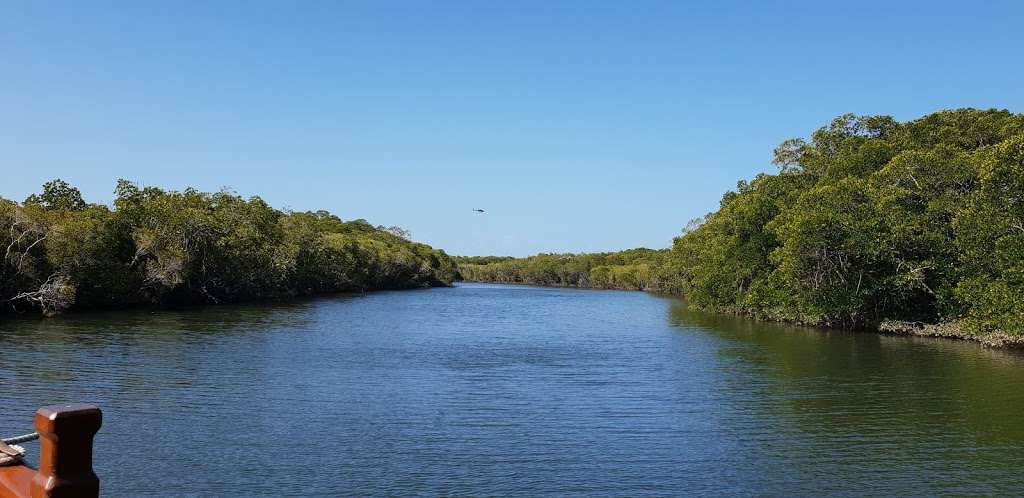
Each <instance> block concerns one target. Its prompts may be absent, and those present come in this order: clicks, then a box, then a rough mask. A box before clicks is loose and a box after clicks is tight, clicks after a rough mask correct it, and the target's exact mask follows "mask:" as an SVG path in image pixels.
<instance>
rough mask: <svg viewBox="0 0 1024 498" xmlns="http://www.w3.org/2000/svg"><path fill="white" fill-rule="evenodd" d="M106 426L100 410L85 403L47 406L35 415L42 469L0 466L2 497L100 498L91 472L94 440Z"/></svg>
mask: <svg viewBox="0 0 1024 498" xmlns="http://www.w3.org/2000/svg"><path fill="white" fill-rule="evenodd" d="M102 423H103V414H102V413H101V412H100V409H99V408H97V407H95V406H93V405H88V404H84V403H72V404H67V405H51V406H44V407H42V408H40V409H39V411H37V412H36V432H38V433H39V468H38V469H33V468H31V466H29V465H27V464H21V465H8V466H4V467H0V498H42V497H53V498H61V497H76V498H77V497H83V498H92V497H98V496H99V495H100V480H99V478H98V477H97V476H96V473H95V472H93V469H92V440H93V437H95V436H96V432H97V431H99V430H100V425H102Z"/></svg>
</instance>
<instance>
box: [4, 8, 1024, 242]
mask: <svg viewBox="0 0 1024 498" xmlns="http://www.w3.org/2000/svg"><path fill="white" fill-rule="evenodd" d="M1022 25H1024V3H1020V2H984V1H980V2H979V1H976V2H896V1H892V2H872V1H862V2H776V3H769V2H764V3H762V2H749V3H747V2H700V3H696V2H695V3H690V2H683V1H664V2H653V1H620V2H603V1H594V0H587V1H551V0H548V1H538V2H529V1H515V2H511V1H510V2H479V1H464V2H449V1H433V2H426V1H410V2H389V1H373V2H370V1H340V0H338V1H323V2H317V1H297V2H285V1H278V2H268V1H253V0H244V1H227V0H218V1H214V2H199V1H192V2H169V1H147V2H139V1H135V0H132V1H123V2H112V1H103V0H96V1H90V2H83V1H78V2H60V1H47V2H15V1H8V0H0V65H2V66H0V168H2V169H0V171H2V176H0V196H2V197H6V198H10V199H14V200H18V201H21V200H24V198H25V197H27V196H28V195H29V194H31V193H34V192H38V191H39V190H40V187H41V185H42V184H43V183H44V182H46V181H49V180H52V179H54V178H58V177H59V178H62V179H64V180H65V181H67V182H69V183H71V184H72V185H74V186H77V187H78V188H79V189H80V190H81V191H82V193H83V195H84V196H85V198H86V200H88V201H90V202H103V203H111V202H112V201H113V198H114V194H113V190H114V186H115V184H116V182H117V179H118V178H126V179H129V180H133V181H136V182H138V183H140V184H143V185H152V186H157V187H161V188H165V189H168V190H182V189H184V188H186V187H195V188H197V189H200V190H205V191H216V190H219V189H220V188H222V187H225V186H227V187H229V188H230V189H232V190H234V191H236V192H237V193H238V194H239V195H242V196H244V197H249V196H253V195H258V196H260V197H262V198H263V199H264V200H266V201H267V202H268V203H270V204H271V205H273V206H275V207H277V208H286V207H287V208H291V209H294V210H297V211H305V210H318V209H326V210H328V211H331V212H332V213H335V214H337V215H338V216H340V217H342V218H343V219H346V220H349V219H355V218H364V219H366V220H368V221H370V222H371V223H373V224H383V225H399V226H402V227H404V228H406V229H409V230H411V231H412V234H413V238H414V239H415V240H417V241H420V242H425V243H428V244H431V245H433V246H435V247H440V248H443V249H445V250H447V251H448V252H449V253H451V254H459V255H476V254H502V255H514V256H525V255H529V254H536V253H539V252H595V251H615V250H622V249H628V248H633V247H651V248H661V247H668V246H669V245H670V244H671V241H672V238H673V237H674V236H676V235H679V233H680V229H682V228H683V227H684V226H686V223H687V221H688V220H690V219H692V218H695V217H698V216H702V215H704V214H706V213H707V212H709V211H713V210H715V209H716V208H717V206H718V200H719V199H720V198H721V195H722V194H723V193H724V192H725V191H726V190H729V189H732V188H735V186H736V182H737V180H740V179H750V178H752V177H753V176H755V175H756V174H758V173H761V172H775V171H776V169H775V167H774V166H772V165H771V158H772V150H773V148H774V147H775V146H777V145H778V144H779V143H780V142H782V141H783V140H785V139H788V138H793V137H808V136H809V135H810V134H811V133H812V132H813V131H814V130H816V129H818V128H820V127H821V126H823V125H825V124H827V123H828V122H829V121H831V119H832V118H834V117H836V116H838V115H841V114H844V113H855V114H861V115H877V114H886V115H891V116H894V117H895V118H896V119H898V120H901V121H905V120H911V119H916V118H919V117H921V116H924V115H926V114H929V113H931V112H934V111H938V110H942V109H955V108H960V107H975V108H991V107H994V108H1000V109H1009V110H1010V111H1013V112H1024V92H1022V88H1024V87H1022V83H1021V82H1022V81H1024V69H1022V68H1024V65H1022V64H1021V61H1022V60H1024V55H1022V49H1024V34H1022V33H1024V31H1022V29H1021V26H1022ZM474 208H480V209H484V210H485V213H483V214H480V213H476V212H473V211H472V209H474Z"/></svg>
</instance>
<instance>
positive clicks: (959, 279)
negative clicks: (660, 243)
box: [672, 109, 1024, 335]
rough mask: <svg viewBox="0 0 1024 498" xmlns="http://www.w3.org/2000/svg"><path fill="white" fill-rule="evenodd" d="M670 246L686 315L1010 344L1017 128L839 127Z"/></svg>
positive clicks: (1023, 291) (990, 123) (938, 117)
mask: <svg viewBox="0 0 1024 498" xmlns="http://www.w3.org/2000/svg"><path fill="white" fill-rule="evenodd" d="M775 162H776V164H777V165H779V166H780V167H781V169H782V170H781V172H780V173H779V174H777V175H759V176H758V177H757V178H755V179H754V180H753V181H751V182H749V183H747V182H740V184H739V188H738V189H737V191H735V192H729V193H727V194H726V195H725V196H724V197H723V199H722V202H721V206H720V209H719V210H718V211H716V212H714V213H711V214H709V215H707V216H706V217H705V218H704V219H702V220H698V222H697V223H694V224H693V226H691V228H690V229H688V230H686V231H685V233H684V235H683V236H682V237H678V238H676V240H675V244H674V246H673V251H672V252H673V255H674V257H675V258H676V260H677V261H678V262H679V265H680V266H681V267H682V268H684V281H683V287H684V289H685V292H686V294H687V296H688V297H689V300H690V302H691V303H692V304H693V305H696V306H699V307H704V308H709V309H716V310H729V311H739V312H748V313H754V314H759V315H763V316H768V317H775V318H783V319H792V320H799V321H805V322H808V323H818V324H831V325H844V326H877V325H878V324H880V323H882V322H883V321H886V320H899V321H905V322H922V323H938V322H959V321H963V323H964V324H965V325H966V326H967V329H968V330H970V331H972V332H977V333H984V332H995V331H1001V332H1003V333H1007V334H1011V335H1021V334H1024V228H1022V227H1024V116H1022V115H1019V114H1011V113H1009V112H1006V111H996V110H988V111H978V110H974V109H961V110H957V111H943V112H938V113H935V114H932V115H929V116H926V117H924V118H921V119H918V120H916V121H911V122H907V123H898V122H896V121H894V120H893V119H892V118H889V117H855V116H851V115H848V116H842V117H840V118H837V119H836V120H834V121H833V122H832V123H831V125H829V126H827V127H825V128H822V129H820V130H818V131H817V132H815V133H814V134H813V136H812V140H811V141H810V142H805V141H803V140H790V141H787V142H785V143H783V144H782V146H781V147H780V148H779V149H777V150H776V152H775Z"/></svg>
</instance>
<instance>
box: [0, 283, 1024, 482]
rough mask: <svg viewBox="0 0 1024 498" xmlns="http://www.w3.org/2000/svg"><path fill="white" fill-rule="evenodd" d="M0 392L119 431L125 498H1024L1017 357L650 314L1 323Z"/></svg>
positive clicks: (407, 306)
mask: <svg viewBox="0 0 1024 498" xmlns="http://www.w3.org/2000/svg"><path fill="white" fill-rule="evenodd" d="M0 383H2V390H0V409H2V413H3V415H2V416H0V435H3V436H5V437H6V436H13V435H17V434H23V433H25V432H30V431H31V430H32V416H33V413H34V412H35V410H36V409H37V408H38V407H39V406H42V405H47V404H53V403H59V402H68V401H84V402H90V403H94V404H97V405H99V406H100V407H101V408H102V409H103V413H104V425H103V428H102V429H101V430H100V433H99V434H98V435H97V438H96V445H95V467H96V471H97V474H99V476H100V479H101V486H102V493H103V495H105V496H263V495H266V496H380V495H390V496H410V495H426V496H438V495H446V496H484V495H486V496H552V495H557V496H573V495H577V496H584V495H585V496H649V495H672V496H683V495H686V496H692V495H716V496H719V495H823V494H831V495H872V496H885V495H902V496H906V495H944V494H946V495H977V494H984V495H1019V494H1021V493H1024V480H1022V475H1021V473H1022V471H1021V470H1020V469H1022V468H1024V429H1022V425H1021V423H1020V421H1021V414H1022V413H1024V357H1022V356H1021V355H1020V354H1017V353H1014V352H1006V351H997V350H989V349H984V348H982V347H980V346H978V345H975V344H971V343H965V342H958V341H951V340H941V339H923V338H908V337H894V336H884V335H878V334H867V333H849V332H842V331H822V330H815V329H809V328H801V327H794V326H786V325H779V324H763V323H755V322H752V321H749V320H746V319H742V318H737V317H727V316H710V315H704V314H699V313H693V312H690V311H688V310H687V309H686V307H685V305H684V303H683V302H681V301H679V300H676V299H674V298H668V297H661V296H654V295H649V294H645V293H640V292H618V291H590V290H576V289H551V288H539V287H527V286H499V285H481V284H460V285H456V286H455V287H453V288H444V289H430V290H421V291H402V292H379V293H369V294H364V295H356V296H339V297H328V298H318V299H307V300H291V301H281V302H273V303H261V304H254V305H239V306H219V307H205V308H188V309H175V310H168V309H146V310H131V311H116V312H115V311H109V312H108V311H102V312H92V313H80V314H74V315H68V316H64V317H60V318H55V319H43V318H40V317H36V316H18V317H10V316H5V317H4V318H3V319H2V321H0ZM28 447H29V452H30V455H29V457H28V459H29V460H30V461H34V460H35V459H38V444H34V445H33V444H29V445H28Z"/></svg>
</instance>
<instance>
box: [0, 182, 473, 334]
mask: <svg viewBox="0 0 1024 498" xmlns="http://www.w3.org/2000/svg"><path fill="white" fill-rule="evenodd" d="M115 193H116V194H117V199H116V200H115V201H114V209H110V208H109V207H107V206H105V205H102V204H88V203H86V202H85V201H84V200H83V199H82V196H81V193H80V192H79V190H78V189H77V188H74V187H72V186H70V185H68V184H67V183H65V182H63V181H61V180H59V179H57V180H54V181H52V182H49V183H47V184H46V185H44V186H43V192H42V193H41V194H34V195H32V196H30V197H29V198H28V199H26V200H25V202H23V203H20V204H19V203H17V202H14V201H11V200H8V199H4V198H2V197H0V227H2V230H0V251H4V252H3V260H2V267H0V313H3V312H18V311H27V310H36V311H41V312H42V313H43V314H45V315H47V316H53V315H57V314H60V313H61V312H64V311H67V310H72V309H86V308H106V307H128V306H139V305H150V304H184V303H207V304H213V303H227V302H239V301H251V300H257V299H262V298H273V297H283V296H299V295H314V294H327V293H338V292H362V291H368V290H383V289H405V288H417V287H431V286H447V285H451V283H452V282H453V281H454V280H455V279H456V278H457V277H458V268H457V267H456V265H455V263H454V261H453V260H452V259H451V258H450V257H449V256H448V255H447V254H445V252H444V251H442V250H438V249H434V248H432V247H430V246H428V245H425V244H419V243H415V242H412V241H411V240H409V232H408V231H406V230H403V229H401V228H399V227H394V226H393V227H383V226H378V227H374V226H373V225H371V224H369V223H367V222H366V221H365V220H362V219H358V220H353V221H342V220H341V219H340V218H338V217H337V216H335V215H332V214H331V213H329V212H327V211H317V212H304V213H299V212H292V211H289V210H285V211H280V210H277V209H274V208H271V207H270V206H268V205H267V204H266V203H265V202H264V201H263V200H262V199H260V198H259V197H251V198H249V199H243V198H241V197H239V196H238V195H235V194H234V193H232V192H230V191H227V190H222V191H220V192H216V193H206V192H199V191H197V190H194V189H191V188H190V189H186V190H185V191H183V192H175V191H165V190H161V189H159V188H155V187H145V188H140V187H139V186H137V185H135V184H133V183H131V182H128V181H125V180H120V181H119V182H118V184H117V189H116V190H115Z"/></svg>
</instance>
